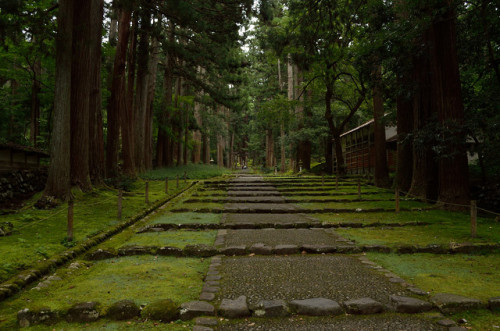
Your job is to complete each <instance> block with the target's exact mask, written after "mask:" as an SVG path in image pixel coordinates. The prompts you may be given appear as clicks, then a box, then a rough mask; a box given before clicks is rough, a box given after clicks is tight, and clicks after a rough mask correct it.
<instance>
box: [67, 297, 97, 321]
mask: <svg viewBox="0 0 500 331" xmlns="http://www.w3.org/2000/svg"><path fill="white" fill-rule="evenodd" d="M99 306H100V305H99V303H98V302H80V303H76V304H74V305H73V306H72V307H71V308H70V309H69V310H68V313H67V314H66V320H67V321H68V322H70V323H72V322H77V323H87V322H94V321H97V319H99V317H100V312H99Z"/></svg>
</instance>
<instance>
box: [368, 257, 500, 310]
mask: <svg viewBox="0 0 500 331" xmlns="http://www.w3.org/2000/svg"><path fill="white" fill-rule="evenodd" d="M367 256H368V258H369V259H370V260H372V261H374V262H376V263H378V264H380V265H381V266H383V267H384V268H386V269H388V270H391V271H392V272H394V273H395V274H397V275H399V276H401V277H402V278H404V279H405V280H407V281H409V282H410V283H412V284H415V285H416V286H418V287H420V288H421V289H423V290H425V291H430V292H433V293H441V292H445V293H454V294H458V295H463V296H468V297H472V298H477V299H481V300H487V299H488V298H490V297H492V296H494V292H492V291H494V289H498V288H500V278H499V277H498V270H499V269H500V256H498V255H488V256H477V255H474V256H470V255H433V254H403V255H396V254H380V253H368V254H367Z"/></svg>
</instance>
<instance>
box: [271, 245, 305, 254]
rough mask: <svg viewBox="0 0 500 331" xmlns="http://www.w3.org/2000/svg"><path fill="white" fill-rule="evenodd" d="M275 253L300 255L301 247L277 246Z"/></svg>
mask: <svg viewBox="0 0 500 331" xmlns="http://www.w3.org/2000/svg"><path fill="white" fill-rule="evenodd" d="M273 252H274V254H278V255H291V254H298V253H299V247H298V246H297V245H277V246H276V247H274V249H273Z"/></svg>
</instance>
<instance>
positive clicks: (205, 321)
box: [195, 317, 217, 326]
mask: <svg viewBox="0 0 500 331" xmlns="http://www.w3.org/2000/svg"><path fill="white" fill-rule="evenodd" d="M195 323H196V324H198V325H203V326H216V325H217V319H215V318H210V317H198V318H197V319H196V320H195Z"/></svg>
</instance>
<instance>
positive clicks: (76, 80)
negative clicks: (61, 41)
mask: <svg viewBox="0 0 500 331" xmlns="http://www.w3.org/2000/svg"><path fill="white" fill-rule="evenodd" d="M72 57H73V58H72V63H71V76H72V80H71V182H72V183H73V184H75V185H78V186H79V187H80V188H81V189H82V191H84V192H87V191H90V190H91V189H92V184H91V182H90V167H89V160H90V157H89V150H90V146H89V121H90V114H89V96H90V78H91V74H90V70H89V67H90V2H87V1H81V2H80V1H77V2H75V7H74V14H73V56H72Z"/></svg>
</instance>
